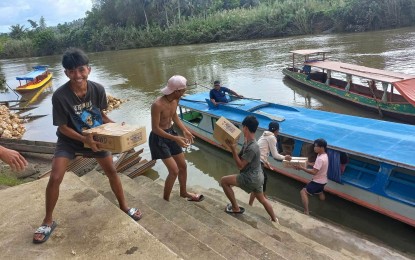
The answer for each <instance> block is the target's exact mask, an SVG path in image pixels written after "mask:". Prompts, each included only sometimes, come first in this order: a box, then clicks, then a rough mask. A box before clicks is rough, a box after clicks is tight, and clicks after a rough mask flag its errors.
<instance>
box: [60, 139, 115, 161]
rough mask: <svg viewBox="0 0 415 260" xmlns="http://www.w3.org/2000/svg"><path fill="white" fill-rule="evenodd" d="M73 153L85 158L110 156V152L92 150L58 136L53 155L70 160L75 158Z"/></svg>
mask: <svg viewBox="0 0 415 260" xmlns="http://www.w3.org/2000/svg"><path fill="white" fill-rule="evenodd" d="M75 155H82V156H83V157H87V158H105V157H107V156H111V153H110V152H108V151H99V152H94V151H92V150H91V149H90V148H85V147H82V146H79V145H77V144H76V143H74V142H68V141H66V140H63V139H61V138H58V142H57V143H56V148H55V153H54V155H53V156H54V157H55V158H58V157H65V158H68V159H71V160H72V159H74V158H75Z"/></svg>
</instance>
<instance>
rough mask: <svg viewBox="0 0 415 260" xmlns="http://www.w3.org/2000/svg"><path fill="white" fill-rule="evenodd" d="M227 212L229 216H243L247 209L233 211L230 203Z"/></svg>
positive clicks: (241, 208) (240, 208)
mask: <svg viewBox="0 0 415 260" xmlns="http://www.w3.org/2000/svg"><path fill="white" fill-rule="evenodd" d="M225 212H226V213H228V214H243V213H244V212H245V208H243V207H239V211H233V209H232V204H231V203H229V204H228V205H227V206H226V208H225Z"/></svg>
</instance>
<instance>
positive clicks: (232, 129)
mask: <svg viewBox="0 0 415 260" xmlns="http://www.w3.org/2000/svg"><path fill="white" fill-rule="evenodd" d="M241 133H242V132H241V130H239V128H238V127H236V126H235V125H234V124H232V123H231V122H230V121H229V120H227V119H226V118H224V117H223V116H222V117H221V118H219V120H218V121H216V124H215V129H214V130H213V137H214V138H215V139H216V140H218V141H219V142H220V143H221V144H222V145H223V146H225V147H228V146H227V145H226V140H230V141H231V142H232V143H236V142H237V141H238V139H239V136H240V135H241Z"/></svg>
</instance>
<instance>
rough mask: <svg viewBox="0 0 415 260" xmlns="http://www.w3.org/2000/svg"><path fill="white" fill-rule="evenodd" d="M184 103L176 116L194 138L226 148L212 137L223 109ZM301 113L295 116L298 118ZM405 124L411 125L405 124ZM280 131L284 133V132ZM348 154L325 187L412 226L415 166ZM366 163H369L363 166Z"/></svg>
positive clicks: (301, 175)
mask: <svg viewBox="0 0 415 260" xmlns="http://www.w3.org/2000/svg"><path fill="white" fill-rule="evenodd" d="M189 98H190V97H189ZM184 103H188V104H189V107H187V106H184V105H180V107H179V117H180V119H181V120H182V122H183V124H184V125H185V126H186V127H187V129H189V131H190V132H191V133H192V134H193V135H194V136H196V137H197V138H199V139H201V140H203V141H205V142H208V143H210V144H212V145H214V146H216V147H218V148H221V149H223V150H226V149H225V147H223V146H222V145H221V144H220V143H219V142H218V141H216V140H215V139H214V137H213V127H214V122H215V121H216V120H217V119H218V118H219V117H220V115H221V114H223V113H224V112H219V110H220V108H219V109H217V110H216V111H215V109H214V110H209V109H205V108H203V107H201V106H200V105H199V107H197V108H196V109H195V108H194V107H191V106H190V104H191V102H184ZM195 104H196V103H195ZM197 104H200V103H197ZM261 109H264V108H261ZM193 112H195V113H196V114H199V115H201V116H199V117H198V118H197V121H194V120H191V119H189V117H188V116H186V113H193ZM225 113H226V112H225ZM228 115H230V114H228ZM243 117H244V115H243V114H242V112H241V115H240V116H238V117H237V118H238V120H237V121H234V120H231V122H232V123H234V124H235V125H237V126H239V127H241V123H240V122H241V121H242V119H243ZM300 117H301V116H298V118H300ZM235 118H236V117H235ZM296 118H297V117H296ZM228 119H229V118H228ZM297 120H299V119H297ZM307 120H308V119H307ZM367 120H371V119H367ZM280 124H281V123H280ZM391 124H393V123H391ZM282 127H283V128H284V127H285V126H284V122H282ZM408 127H412V126H409V125H408ZM264 130H265V129H264V128H263V127H260V128H258V130H257V132H256V139H257V140H258V139H259V137H260V136H261V135H262V132H263V131H264ZM280 135H282V136H284V133H281V134H280ZM285 137H287V136H285ZM288 137H289V138H293V139H294V142H295V143H298V144H302V143H304V138H296V137H294V136H292V135H290V136H288ZM242 142H243V137H241V139H240V140H239V146H241V145H242ZM299 147H301V145H300V146H299ZM295 149H296V148H293V153H292V155H293V156H302V155H299V154H295V153H296V151H295ZM300 150H301V148H300V149H297V153H299V151H300ZM349 156H350V159H351V160H350V162H349V164H348V165H347V167H346V171H345V172H344V173H343V174H342V176H341V181H340V182H336V181H332V180H329V181H328V183H327V185H326V186H325V191H327V192H329V193H331V194H333V195H336V196H338V197H340V198H343V199H346V200H349V201H351V202H354V203H356V204H359V205H361V206H363V207H366V208H368V209H371V210H374V211H377V212H379V213H381V214H384V215H386V216H389V217H391V218H394V219H396V220H399V221H401V222H403V223H406V224H408V225H411V226H414V227H415V198H414V195H415V193H414V187H415V172H414V169H411V168H409V169H404V168H402V167H401V166H399V164H397V165H393V162H388V161H377V160H376V161H375V160H374V158H369V157H365V155H364V154H361V153H356V154H349ZM268 161H269V162H270V164H271V166H272V169H270V170H272V171H274V172H275V173H278V174H282V175H285V176H287V177H289V178H292V179H295V180H297V181H300V182H303V183H307V182H309V181H310V179H311V178H310V175H309V174H307V173H305V172H303V171H297V170H294V169H291V168H285V167H284V166H283V164H282V162H279V161H277V160H274V159H273V158H272V157H271V156H270V157H269V159H268ZM368 162H369V163H368ZM365 164H368V165H369V166H368V167H366V168H365V166H364V165H365ZM375 166H376V167H375Z"/></svg>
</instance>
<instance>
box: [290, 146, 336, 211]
mask: <svg viewBox="0 0 415 260" xmlns="http://www.w3.org/2000/svg"><path fill="white" fill-rule="evenodd" d="M314 152H315V153H316V154H317V159H316V161H315V162H314V163H311V165H312V166H313V168H312V169H307V168H305V167H303V166H301V165H294V168H295V169H297V170H302V171H305V172H306V173H308V174H312V175H313V178H312V180H311V181H310V182H309V183H308V184H307V185H306V186H305V187H304V188H303V189H302V190H301V191H300V195H301V201H302V203H303V206H304V214H306V215H309V214H310V211H309V208H308V195H310V196H313V195H315V194H317V195H318V196H319V198H320V200H325V195H324V186H325V185H326V184H327V171H328V167H329V159H328V156H327V142H326V140H324V139H317V140H315V141H314Z"/></svg>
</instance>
